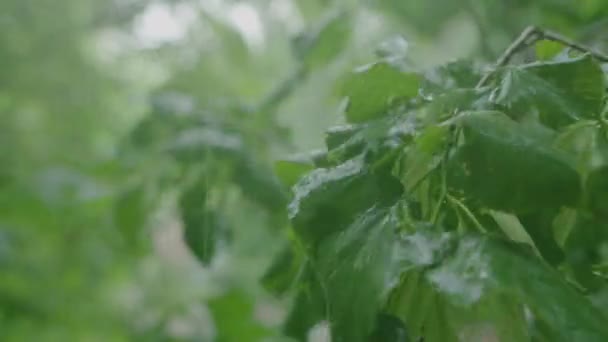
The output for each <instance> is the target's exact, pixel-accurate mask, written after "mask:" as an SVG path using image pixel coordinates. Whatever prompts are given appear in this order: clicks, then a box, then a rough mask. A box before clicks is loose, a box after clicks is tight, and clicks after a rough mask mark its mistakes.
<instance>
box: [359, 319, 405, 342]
mask: <svg viewBox="0 0 608 342" xmlns="http://www.w3.org/2000/svg"><path fill="white" fill-rule="evenodd" d="M369 341H370V342H372V341H383V342H408V341H411V340H410V338H409V337H408V332H407V328H406V327H405V324H404V323H403V322H402V321H401V320H400V319H399V318H398V317H395V316H392V315H388V314H379V315H378V317H377V318H376V326H375V328H374V331H373V332H372V334H371V336H370V337H369Z"/></svg>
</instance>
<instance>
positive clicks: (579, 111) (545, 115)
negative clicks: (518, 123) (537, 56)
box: [495, 56, 605, 128]
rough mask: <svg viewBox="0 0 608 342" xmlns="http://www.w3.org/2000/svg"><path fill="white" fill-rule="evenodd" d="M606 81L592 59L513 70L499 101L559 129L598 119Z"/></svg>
mask: <svg viewBox="0 0 608 342" xmlns="http://www.w3.org/2000/svg"><path fill="white" fill-rule="evenodd" d="M604 94H605V90H604V78H603V73H602V70H601V68H600V66H599V64H598V63H597V62H595V60H593V58H591V57H590V56H582V57H578V58H573V59H570V60H567V61H559V62H544V63H534V64H530V65H527V66H525V67H513V68H509V69H507V71H506V72H505V73H504V75H503V77H502V79H501V83H500V87H499V90H498V92H497V93H496V98H495V101H496V103H498V104H501V105H505V106H506V107H507V108H509V109H510V111H511V112H512V114H513V115H515V116H521V115H536V116H538V117H540V120H541V122H543V123H544V124H545V125H547V126H549V127H554V128H559V127H563V126H564V125H567V124H571V123H573V122H575V121H576V120H580V119H592V118H597V116H598V115H599V114H600V112H601V110H602V106H603V98H604Z"/></svg>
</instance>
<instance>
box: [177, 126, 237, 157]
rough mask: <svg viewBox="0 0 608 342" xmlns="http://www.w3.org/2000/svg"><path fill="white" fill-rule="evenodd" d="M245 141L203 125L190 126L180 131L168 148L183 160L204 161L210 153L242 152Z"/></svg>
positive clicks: (227, 155)
mask: <svg viewBox="0 0 608 342" xmlns="http://www.w3.org/2000/svg"><path fill="white" fill-rule="evenodd" d="M243 148H244V143H243V141H242V139H241V137H240V136H238V135H236V134H229V133H226V132H222V131H221V130H218V129H214V128H209V127H203V128H189V129H186V130H184V131H181V132H179V133H178V135H177V137H176V138H175V140H174V141H173V142H171V144H170V145H169V146H168V150H169V151H170V152H171V153H173V154H175V155H176V157H178V158H180V159H183V160H188V161H190V160H193V161H202V160H204V157H205V156H206V155H208V154H209V153H217V154H219V155H220V156H221V157H234V155H235V154H239V153H241V151H242V150H243Z"/></svg>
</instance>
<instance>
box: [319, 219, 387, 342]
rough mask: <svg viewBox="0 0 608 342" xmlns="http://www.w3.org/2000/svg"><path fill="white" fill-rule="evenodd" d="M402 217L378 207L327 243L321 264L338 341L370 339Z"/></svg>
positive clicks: (321, 252)
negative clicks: (399, 220) (396, 232)
mask: <svg viewBox="0 0 608 342" xmlns="http://www.w3.org/2000/svg"><path fill="white" fill-rule="evenodd" d="M397 224H398V221H397V218H396V216H395V215H394V214H393V213H392V211H391V210H390V209H378V208H372V209H370V210H368V211H367V212H366V213H364V214H362V215H361V216H359V218H358V219H357V220H356V221H355V222H353V224H352V225H350V226H349V227H348V228H347V229H345V230H344V232H341V233H337V234H334V235H333V236H331V237H328V238H327V239H326V240H324V241H322V243H321V246H320V248H319V251H318V254H317V257H316V260H315V266H316V268H317V272H318V273H319V275H320V276H319V277H320V284H321V287H322V288H323V290H324V291H325V295H326V297H325V298H326V301H327V312H326V318H327V320H328V321H329V324H330V329H331V335H332V341H335V342H343V341H349V342H351V341H352V342H358V341H367V337H368V336H369V335H370V334H371V333H372V331H373V328H374V324H375V320H376V315H377V313H378V311H379V310H380V308H381V305H382V302H383V299H384V297H385V295H386V294H387V290H389V286H390V280H391V279H390V278H391V277H390V274H391V271H392V266H393V262H392V260H393V259H392V257H393V254H392V246H393V241H394V239H395V236H396V235H395V231H396V227H397Z"/></svg>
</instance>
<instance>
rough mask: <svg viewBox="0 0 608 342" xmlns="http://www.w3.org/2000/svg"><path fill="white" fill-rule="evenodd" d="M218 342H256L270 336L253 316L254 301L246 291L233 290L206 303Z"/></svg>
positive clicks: (269, 332)
mask: <svg viewBox="0 0 608 342" xmlns="http://www.w3.org/2000/svg"><path fill="white" fill-rule="evenodd" d="M208 306H209V309H210V310H211V314H212V316H213V320H214V321H215V328H216V341H218V342H258V341H262V340H264V338H268V337H270V336H272V335H271V334H272V333H271V331H270V330H269V329H268V328H266V327H264V326H263V325H262V324H261V323H260V322H257V321H256V318H255V303H254V302H253V299H252V298H250V297H249V296H248V295H247V294H246V293H244V292H241V291H238V290H233V291H231V292H228V293H226V294H224V295H222V296H221V297H218V298H215V299H213V300H211V301H209V303H208Z"/></svg>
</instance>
